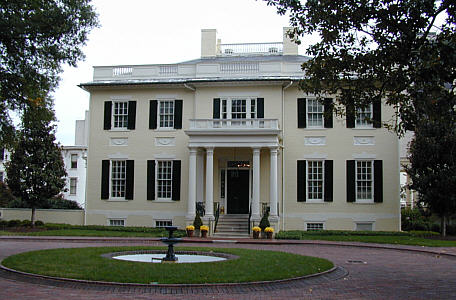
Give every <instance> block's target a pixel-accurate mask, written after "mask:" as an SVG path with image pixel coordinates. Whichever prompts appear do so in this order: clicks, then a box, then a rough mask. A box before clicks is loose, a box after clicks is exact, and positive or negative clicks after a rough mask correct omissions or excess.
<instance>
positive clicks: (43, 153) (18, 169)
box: [6, 98, 66, 224]
mask: <svg viewBox="0 0 456 300" xmlns="http://www.w3.org/2000/svg"><path fill="white" fill-rule="evenodd" d="M51 107H52V101H50V100H49V99H46V98H38V99H36V100H29V102H28V105H27V107H26V108H25V110H24V113H23V115H22V123H21V128H20V131H19V133H18V141H17V144H16V146H15V148H14V149H13V152H12V154H11V161H10V162H8V163H7V165H6V173H7V174H8V178H7V180H6V183H7V184H8V186H9V188H10V189H11V191H12V192H13V195H14V196H16V197H20V198H21V200H22V201H23V202H25V203H26V204H27V205H28V207H29V208H31V209H32V216H31V221H32V224H33V223H34V221H35V210H36V208H38V207H41V206H43V204H44V203H46V202H47V201H48V199H50V198H52V197H54V196H56V195H57V194H59V193H60V192H62V190H63V189H64V187H65V176H66V171H65V168H64V164H63V158H62V154H61V149H60V146H59V145H58V144H57V143H56V142H55V127H56V126H55V125H54V124H53V123H52V122H54V121H55V115H54V111H53V110H52V109H51Z"/></svg>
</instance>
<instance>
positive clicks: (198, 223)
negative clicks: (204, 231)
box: [193, 211, 203, 236]
mask: <svg viewBox="0 0 456 300" xmlns="http://www.w3.org/2000/svg"><path fill="white" fill-rule="evenodd" d="M201 225H203V221H202V220H201V217H200V214H199V212H198V211H197V212H196V215H195V220H193V226H195V230H196V236H199V230H200V227H201Z"/></svg>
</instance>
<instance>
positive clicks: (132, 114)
mask: <svg viewBox="0 0 456 300" xmlns="http://www.w3.org/2000/svg"><path fill="white" fill-rule="evenodd" d="M135 125H136V101H128V124H127V129H135Z"/></svg>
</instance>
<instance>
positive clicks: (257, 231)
mask: <svg viewBox="0 0 456 300" xmlns="http://www.w3.org/2000/svg"><path fill="white" fill-rule="evenodd" d="M252 231H253V238H254V239H257V238H259V237H260V232H261V228H260V227H258V226H255V227H253V228H252Z"/></svg>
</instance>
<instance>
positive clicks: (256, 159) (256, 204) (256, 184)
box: [252, 148, 260, 221]
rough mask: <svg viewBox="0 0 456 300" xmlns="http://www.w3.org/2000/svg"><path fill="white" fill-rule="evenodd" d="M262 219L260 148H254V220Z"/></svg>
mask: <svg viewBox="0 0 456 300" xmlns="http://www.w3.org/2000/svg"><path fill="white" fill-rule="evenodd" d="M259 219H260V149H259V148H253V199H252V220H253V221H256V220H259Z"/></svg>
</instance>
